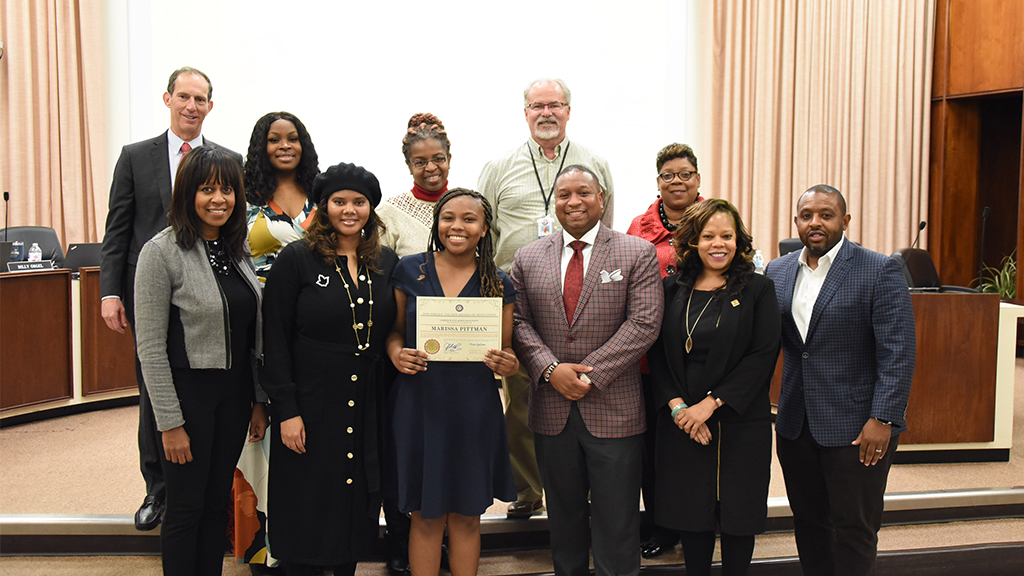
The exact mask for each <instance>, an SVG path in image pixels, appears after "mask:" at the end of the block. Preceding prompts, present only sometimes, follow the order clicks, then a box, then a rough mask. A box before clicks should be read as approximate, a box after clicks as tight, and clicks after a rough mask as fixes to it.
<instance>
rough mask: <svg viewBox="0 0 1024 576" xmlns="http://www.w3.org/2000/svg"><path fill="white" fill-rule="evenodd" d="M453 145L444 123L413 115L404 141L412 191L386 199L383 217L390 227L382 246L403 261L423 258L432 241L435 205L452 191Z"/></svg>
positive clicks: (404, 152)
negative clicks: (422, 253)
mask: <svg viewBox="0 0 1024 576" xmlns="http://www.w3.org/2000/svg"><path fill="white" fill-rule="evenodd" d="M451 146H452V144H451V142H450V141H449V140H448V134H447V133H446V132H445V130H444V124H442V123H441V119H440V118H438V117H437V116H434V115H433V114H429V113H427V114H424V113H420V114H413V115H412V118H409V127H408V128H407V129H406V132H405V136H403V137H402V156H404V157H405V165H406V166H407V167H408V168H409V174H411V175H412V190H409V191H408V192H402V193H401V194H396V195H394V196H391V197H389V198H387V199H385V200H384V201H383V202H381V204H380V210H379V212H380V217H381V218H382V219H383V220H384V222H385V223H386V224H387V225H388V231H387V232H385V233H384V235H383V236H382V237H381V242H382V243H383V244H384V245H385V246H387V247H389V248H391V249H393V250H394V251H395V252H396V253H397V254H398V257H399V258H404V257H406V256H409V255H410V254H419V253H420V252H422V251H423V250H424V249H426V247H427V243H428V242H429V241H430V226H431V223H432V221H433V219H434V204H435V203H436V202H437V200H438V199H439V198H440V197H441V196H442V195H443V194H444V193H445V192H447V191H448V169H449V167H450V166H451V160H452V154H451Z"/></svg>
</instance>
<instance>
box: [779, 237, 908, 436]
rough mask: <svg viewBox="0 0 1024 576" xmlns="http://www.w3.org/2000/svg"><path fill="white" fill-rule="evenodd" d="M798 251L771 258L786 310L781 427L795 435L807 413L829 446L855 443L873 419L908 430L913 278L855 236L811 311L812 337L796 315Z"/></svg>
mask: <svg viewBox="0 0 1024 576" xmlns="http://www.w3.org/2000/svg"><path fill="white" fill-rule="evenodd" d="M801 252H802V251H800V250H798V251H796V252H792V253H790V254H787V255H785V256H783V257H781V258H778V259H776V260H773V261H771V262H770V263H769V264H768V270H767V274H768V276H769V277H770V278H771V279H772V280H774V281H775V291H776V294H777V295H778V298H779V310H780V311H781V313H782V349H783V353H784V356H785V366H784V368H783V370H782V393H781V394H780V397H779V413H778V416H777V417H776V420H775V432H776V433H777V434H778V435H779V436H781V437H783V438H787V439H790V440H795V439H796V437H797V436H799V434H800V430H801V428H803V424H804V415H805V414H806V415H807V421H808V427H809V428H810V431H811V435H812V436H813V437H814V440H815V441H816V442H818V444H820V445H822V446H829V447H839V446H849V445H850V443H851V442H853V441H854V440H855V439H856V438H857V435H859V434H860V431H861V429H862V428H863V427H864V423H865V422H867V420H868V418H871V417H874V418H878V419H879V420H882V421H885V422H892V433H893V434H894V435H895V434H899V433H900V432H902V431H904V430H906V429H907V422H906V412H907V398H908V397H909V396H910V383H911V380H913V377H914V362H915V360H916V356H917V344H916V336H915V328H914V309H913V306H912V305H911V302H910V292H909V291H908V290H907V281H906V280H905V279H904V277H903V272H902V271H901V270H900V266H899V264H897V263H896V261H895V260H893V259H892V258H890V257H888V256H885V255H883V254H879V253H877V252H872V251H871V250H868V249H866V248H862V247H860V246H857V245H856V244H854V243H853V242H850V241H849V239H847V240H846V241H845V242H844V243H843V246H842V248H840V249H839V253H838V254H837V255H836V260H835V262H833V263H832V267H831V268H830V269H829V272H828V276H826V277H825V283H824V284H823V285H822V287H821V292H820V293H819V294H818V299H817V301H816V302H815V303H814V310H813V311H812V312H811V321H810V325H809V327H808V330H807V341H806V342H805V341H804V340H803V339H801V338H800V332H799V331H798V330H797V327H796V322H794V321H793V287H794V285H795V284H796V277H797V273H798V271H799V258H800V254H801Z"/></svg>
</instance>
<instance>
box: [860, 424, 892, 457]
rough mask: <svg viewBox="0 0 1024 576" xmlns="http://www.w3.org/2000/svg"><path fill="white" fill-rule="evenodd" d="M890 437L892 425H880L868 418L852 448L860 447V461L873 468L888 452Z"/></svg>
mask: <svg viewBox="0 0 1024 576" xmlns="http://www.w3.org/2000/svg"><path fill="white" fill-rule="evenodd" d="M891 437H892V425H891V424H882V423H881V422H879V421H878V420H876V419H875V418H868V421H867V422H865V423H864V428H862V429H861V431H860V434H859V435H858V436H857V439H856V440H854V441H853V445H854V446H860V461H861V462H863V463H864V465H865V466H874V465H875V464H878V461H879V460H881V459H882V456H885V453H886V452H887V451H888V450H889V439H890V438H891Z"/></svg>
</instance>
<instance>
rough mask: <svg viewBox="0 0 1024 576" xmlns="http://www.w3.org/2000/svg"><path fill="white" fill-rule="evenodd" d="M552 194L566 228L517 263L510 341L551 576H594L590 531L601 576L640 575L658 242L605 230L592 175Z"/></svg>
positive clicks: (564, 175)
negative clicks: (646, 367) (521, 371)
mask: <svg viewBox="0 0 1024 576" xmlns="http://www.w3.org/2000/svg"><path fill="white" fill-rule="evenodd" d="M555 198H556V203H555V214H556V216H557V217H558V220H559V222H560V223H561V224H562V229H563V232H560V233H555V234H552V235H550V236H547V237H544V238H541V239H540V240H537V241H536V242H533V243H531V244H529V245H527V246H525V247H523V248H521V249H520V250H519V251H518V252H517V253H516V256H515V260H514V262H513V264H512V282H513V284H515V287H516V298H517V301H516V310H515V329H514V340H513V343H514V345H515V349H516V354H517V355H518V356H519V359H520V361H521V362H522V363H523V364H524V365H525V367H526V370H527V372H528V373H529V376H530V382H531V390H530V410H529V425H530V429H531V430H533V432H534V434H535V436H534V438H535V443H536V449H537V460H538V462H539V464H540V469H541V477H542V479H543V482H544V487H545V491H546V493H547V505H548V525H549V528H550V532H551V553H552V559H553V561H554V567H555V574H557V575H559V576H570V575H571V576H586V575H587V574H588V573H589V554H588V552H589V546H588V544H589V543H590V542H591V538H589V537H588V533H589V532H590V531H591V528H592V542H593V551H594V566H595V571H596V573H597V575H598V576H611V575H635V574H638V573H639V571H640V514H639V504H640V502H639V494H640V457H641V456H640V455H641V435H642V434H643V432H644V430H645V428H646V425H645V421H644V407H643V406H644V405H643V394H642V392H641V388H640V369H639V360H640V357H641V356H643V355H644V353H646V352H647V350H648V349H649V348H650V347H651V345H652V344H653V343H654V341H655V340H656V339H657V337H658V333H659V331H660V329H661V319H662V314H663V312H664V307H665V303H664V293H663V289H662V287H661V279H660V274H659V273H658V259H657V255H656V253H655V249H654V245H653V244H651V243H649V242H647V241H645V240H642V239H639V238H635V237H632V236H626V235H625V234H622V233H620V232H615V231H613V230H610V229H609V228H607V227H605V226H604V225H603V224H601V221H600V220H601V212H602V209H603V206H604V193H603V191H602V190H601V187H600V185H599V184H598V181H597V177H596V176H595V175H594V174H593V172H591V171H590V170H589V169H587V168H585V167H583V166H578V165H575V166H569V167H567V168H565V169H564V170H563V171H562V172H561V173H559V175H558V177H557V178H556V179H555ZM588 493H589V494H590V497H591V502H590V505H589V507H588V503H587V495H588ZM588 516H589V517H590V518H591V519H592V521H591V520H590V519H588Z"/></svg>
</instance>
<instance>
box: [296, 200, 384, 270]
mask: <svg viewBox="0 0 1024 576" xmlns="http://www.w3.org/2000/svg"><path fill="white" fill-rule="evenodd" d="M330 198H331V197H330V195H325V196H324V199H323V200H321V201H320V203H319V204H317V206H316V211H314V212H313V221H312V222H310V223H309V228H307V229H306V235H305V236H303V241H304V242H305V243H306V246H308V247H309V249H310V251H312V252H315V253H317V254H319V255H320V256H321V257H322V258H323V259H324V262H326V263H327V264H328V265H329V266H333V265H335V264H336V263H337V260H338V231H337V230H335V228H334V226H332V225H331V220H330V217H329V216H328V215H327V201H328V200H330ZM386 230H387V227H386V226H385V225H384V221H383V220H381V218H380V216H378V215H377V210H375V209H374V208H373V207H372V206H371V207H370V217H369V218H367V219H366V225H365V226H363V230H362V234H361V236H362V237H361V238H360V240H359V247H358V248H356V258H357V259H358V260H359V265H361V266H366V268H367V269H368V270H372V271H374V272H377V273H380V269H379V268H378V267H377V259H378V258H379V257H380V248H381V246H380V235H381V233H382V232H384V231H386Z"/></svg>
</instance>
